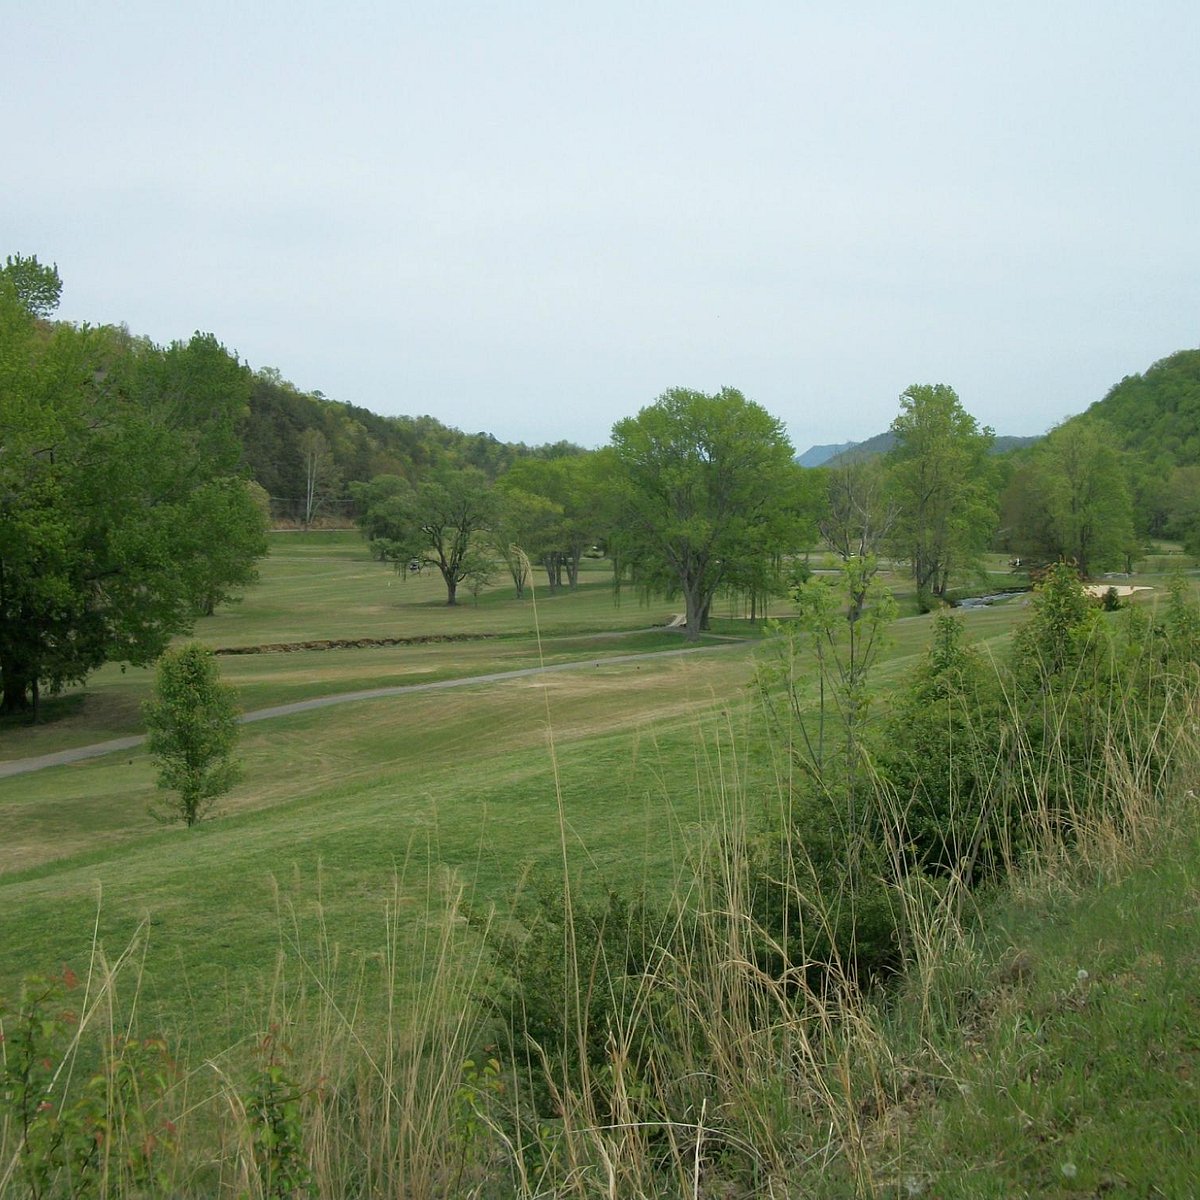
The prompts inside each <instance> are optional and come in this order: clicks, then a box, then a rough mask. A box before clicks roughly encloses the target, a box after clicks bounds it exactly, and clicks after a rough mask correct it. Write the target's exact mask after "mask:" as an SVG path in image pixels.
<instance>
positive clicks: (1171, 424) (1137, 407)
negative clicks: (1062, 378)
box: [1075, 350, 1200, 467]
mask: <svg viewBox="0 0 1200 1200" xmlns="http://www.w3.org/2000/svg"><path fill="white" fill-rule="evenodd" d="M1075 420H1076V421H1080V422H1083V421H1088V422H1090V421H1093V420H1100V421H1103V422H1104V423H1105V424H1107V425H1108V426H1109V427H1110V428H1111V429H1112V430H1114V431H1115V432H1116V435H1117V438H1118V440H1119V444H1120V446H1121V447H1122V448H1123V449H1126V450H1135V451H1138V452H1139V453H1141V454H1142V455H1143V456H1144V457H1145V458H1146V460H1147V461H1149V462H1158V461H1159V460H1165V463H1166V465H1167V466H1168V467H1169V466H1180V467H1186V466H1194V465H1196V464H1198V463H1200V350H1180V351H1179V352H1178V353H1176V354H1172V355H1170V356H1169V357H1167V358H1164V359H1161V360H1160V361H1159V362H1156V363H1155V364H1154V365H1153V366H1151V367H1150V369H1149V370H1148V371H1146V372H1145V374H1143V375H1127V376H1126V377H1125V378H1124V379H1122V380H1121V382H1120V383H1118V384H1116V385H1115V386H1114V387H1113V388H1112V389H1110V391H1109V393H1108V395H1106V396H1105V397H1104V399H1103V400H1098V401H1097V402H1096V403H1095V404H1093V405H1092V406H1091V408H1089V409H1088V410H1087V412H1086V413H1085V414H1083V415H1082V416H1081V417H1077V418H1075Z"/></svg>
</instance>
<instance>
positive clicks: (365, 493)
mask: <svg viewBox="0 0 1200 1200" xmlns="http://www.w3.org/2000/svg"><path fill="white" fill-rule="evenodd" d="M352 490H353V492H354V496H355V499H356V500H357V501H358V504H359V507H360V510H361V511H360V515H359V518H358V522H359V527H360V528H361V529H362V531H363V533H364V535H365V536H366V537H368V538H370V539H371V542H372V546H373V548H374V550H375V552H376V553H377V554H378V555H379V556H380V557H381V558H384V559H387V560H389V561H391V562H394V563H396V564H397V565H398V566H399V567H400V568H401V569H403V568H404V567H405V566H406V565H407V563H408V562H409V561H411V560H413V559H416V560H417V561H418V562H421V563H428V564H429V565H430V566H434V567H437V569H438V571H439V572H440V573H441V576H442V581H443V582H444V583H445V585H446V603H447V604H451V605H452V604H457V603H458V585H459V584H460V583H461V582H462V581H463V580H464V579H466V578H467V577H468V576H470V575H472V574H473V573H476V572H479V571H480V570H481V569H482V568H483V566H484V565H485V564H484V562H483V552H482V550H481V548H480V544H479V541H480V537H479V535H481V534H482V533H483V531H484V530H486V529H487V528H488V527H489V525H490V523H491V520H492V515H493V512H494V510H495V504H496V501H495V496H494V493H493V491H492V488H491V485H490V484H489V482H488V479H487V476H486V475H484V473H483V472H482V471H479V470H477V469H476V468H474V467H464V468H462V469H461V470H458V471H442V472H439V473H438V474H437V475H435V476H434V477H433V478H432V479H428V480H425V481H424V482H423V483H419V484H417V485H416V486H415V487H413V486H411V485H409V484H408V482H407V481H406V480H403V479H399V478H397V477H395V476H381V477H379V478H377V479H374V480H372V481H371V482H370V483H369V484H358V485H355V487H354V488H353V489H352Z"/></svg>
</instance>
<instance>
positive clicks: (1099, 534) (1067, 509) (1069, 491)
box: [1002, 420, 1134, 576]
mask: <svg viewBox="0 0 1200 1200" xmlns="http://www.w3.org/2000/svg"><path fill="white" fill-rule="evenodd" d="M1002 508H1003V510H1004V514H1005V524H1006V525H1007V526H1008V538H1009V541H1010V544H1011V545H1012V546H1013V547H1014V548H1015V549H1017V551H1018V552H1019V553H1021V554H1024V555H1026V556H1027V557H1031V558H1041V559H1043V560H1046V559H1066V560H1068V561H1071V562H1074V563H1075V564H1076V565H1077V566H1078V568H1079V570H1080V572H1081V573H1082V574H1083V575H1085V576H1086V575H1088V574H1090V573H1092V572H1095V571H1102V570H1105V569H1107V568H1113V567H1119V566H1121V565H1122V564H1123V563H1125V561H1126V558H1127V555H1128V554H1129V552H1130V548H1131V546H1132V545H1133V544H1134V537H1133V505H1132V501H1131V499H1130V494H1129V486H1128V483H1127V475H1126V470H1125V460H1124V456H1123V454H1122V452H1121V451H1120V450H1119V449H1118V448H1117V445H1116V442H1115V440H1114V438H1113V435H1112V433H1111V432H1110V431H1109V430H1108V429H1107V428H1106V427H1105V426H1104V425H1103V423H1101V422H1098V421H1094V420H1090V421H1079V420H1073V421H1068V422H1066V423H1065V424H1063V425H1060V426H1058V428H1057V429H1053V430H1051V432H1050V433H1049V434H1048V435H1047V436H1046V438H1045V439H1044V440H1043V441H1042V442H1040V443H1039V444H1038V446H1037V447H1036V448H1035V449H1034V451H1033V454H1032V456H1031V458H1030V462H1029V464H1028V466H1027V467H1025V468H1024V469H1023V470H1021V471H1019V472H1018V473H1017V474H1016V475H1015V476H1014V477H1013V480H1012V482H1011V483H1010V484H1009V486H1008V488H1007V489H1006V490H1005V494H1004V497H1003V500H1002Z"/></svg>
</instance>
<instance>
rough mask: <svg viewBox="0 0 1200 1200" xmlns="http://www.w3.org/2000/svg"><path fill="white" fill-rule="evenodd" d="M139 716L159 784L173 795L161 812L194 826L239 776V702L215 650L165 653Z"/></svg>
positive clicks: (181, 649)
mask: <svg viewBox="0 0 1200 1200" xmlns="http://www.w3.org/2000/svg"><path fill="white" fill-rule="evenodd" d="M142 715H143V717H144V718H145V721H146V727H147V729H148V731H149V736H148V738H147V742H146V745H147V748H148V749H149V751H150V753H151V755H153V757H154V759H155V761H156V762H157V764H158V786H159V787H160V788H162V789H163V790H164V791H169V792H174V793H175V796H174V797H173V798H172V799H171V800H169V801H166V802H164V805H163V808H162V809H161V812H160V815H162V816H163V818H164V819H167V820H181V821H183V823H184V824H185V825H187V826H189V827H190V826H192V825H195V824H196V823H197V822H198V821H200V820H201V819H202V818H203V817H204V815H205V814H206V812H207V811H208V809H209V808H210V807H211V806H212V802H213V801H214V800H215V799H216V798H217V797H218V796H222V795H224V794H225V793H226V792H227V791H229V789H230V788H231V787H232V786H233V785H234V783H236V782H237V779H238V777H239V775H240V767H239V766H238V764H237V763H236V762H235V761H234V759H233V751H234V747H235V745H236V743H237V735H238V712H237V703H236V699H235V696H234V692H233V689H232V688H230V687H228V686H226V685H225V684H223V683H222V682H221V679H220V674H219V672H218V670H217V660H216V658H215V657H214V655H213V652H212V651H211V650H209V649H208V648H207V647H206V646H201V645H199V644H198V643H195V642H193V643H192V644H191V645H187V646H180V647H179V648H178V649H173V650H168V651H166V653H164V654H163V656H162V658H160V659H159V663H158V676H157V680H156V682H155V688H154V695H153V697H152V698H151V699H150V700H147V701H146V702H145V704H143V705H142Z"/></svg>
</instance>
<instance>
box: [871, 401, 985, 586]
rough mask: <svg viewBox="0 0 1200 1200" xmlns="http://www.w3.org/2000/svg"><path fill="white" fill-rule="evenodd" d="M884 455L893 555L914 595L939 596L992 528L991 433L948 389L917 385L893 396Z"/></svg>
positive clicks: (967, 562) (969, 563)
mask: <svg viewBox="0 0 1200 1200" xmlns="http://www.w3.org/2000/svg"><path fill="white" fill-rule="evenodd" d="M892 432H893V433H894V434H895V435H896V444H895V446H894V447H893V448H892V449H891V451H889V453H888V466H889V472H890V478H891V493H892V496H893V499H894V500H895V503H896V508H897V516H896V523H895V529H894V539H895V543H896V547H897V550H898V551H899V552H900V553H901V554H903V555H905V556H906V557H907V558H908V559H909V560H910V561H911V563H912V573H913V578H914V579H915V580H916V583H917V594H918V596H944V595H945V593H946V588H947V585H948V584H949V581H950V576H951V573H952V572H953V571H956V570H961V569H963V568H964V567H969V566H971V565H972V564H973V562H974V561H975V559H976V558H977V555H978V553H979V552H980V551H981V550H982V549H983V548H984V547H985V546H986V545H987V543H988V540H989V538H990V537H991V535H992V533H993V531H994V529H995V520H996V513H995V498H994V495H993V491H992V488H991V486H990V485H989V482H988V480H989V465H988V451H989V449H990V447H991V445H992V442H993V440H994V439H993V435H992V431H991V430H990V429H988V428H983V429H980V427H979V425H978V423H977V422H976V420H975V418H974V417H973V416H971V414H970V413H968V412H967V411H966V409H964V408H963V406H962V404H961V402H960V401H959V399H958V396H957V394H956V393H955V391H954V389H953V388H950V387H947V386H946V385H945V384H941V383H939V384H932V385H929V384H919V385H914V386H913V387H910V388H909V389H908V390H907V391H906V392H905V393H904V394H903V395H902V396H901V397H900V415H899V416H898V417H897V418H896V419H895V420H894V421H893V422H892Z"/></svg>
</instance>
